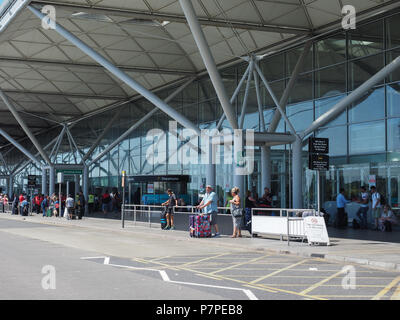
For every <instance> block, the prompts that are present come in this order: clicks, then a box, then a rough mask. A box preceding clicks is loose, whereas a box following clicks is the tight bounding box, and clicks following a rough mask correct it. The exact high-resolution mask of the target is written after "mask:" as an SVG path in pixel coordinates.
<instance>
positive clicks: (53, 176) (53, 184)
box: [49, 165, 56, 196]
mask: <svg viewBox="0 0 400 320" xmlns="http://www.w3.org/2000/svg"><path fill="white" fill-rule="evenodd" d="M55 189H56V169H55V167H54V166H53V165H51V166H50V168H49V196H51V195H52V194H54V192H55Z"/></svg>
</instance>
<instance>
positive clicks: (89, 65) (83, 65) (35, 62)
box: [0, 57, 196, 76]
mask: <svg viewBox="0 0 400 320" xmlns="http://www.w3.org/2000/svg"><path fill="white" fill-rule="evenodd" d="M0 61H2V62H12V63H26V64H28V65H39V66H49V65H50V66H57V67H66V68H79V69H80V70H78V71H82V69H100V68H102V67H101V66H99V65H98V64H93V63H82V62H65V61H56V60H42V59H32V58H19V57H0ZM117 67H118V68H119V69H121V70H124V71H126V72H136V73H153V74H166V75H180V76H193V75H195V73H196V72H195V71H187V70H179V69H169V68H146V67H139V66H124V65H118V66H117Z"/></svg>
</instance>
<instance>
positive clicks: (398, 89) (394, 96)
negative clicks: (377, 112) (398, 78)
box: [386, 83, 400, 117]
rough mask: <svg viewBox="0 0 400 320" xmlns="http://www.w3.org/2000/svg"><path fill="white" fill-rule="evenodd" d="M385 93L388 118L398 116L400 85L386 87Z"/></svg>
mask: <svg viewBox="0 0 400 320" xmlns="http://www.w3.org/2000/svg"><path fill="white" fill-rule="evenodd" d="M386 92H387V115H388V117H397V116H400V83H392V84H389V85H387V86H386Z"/></svg>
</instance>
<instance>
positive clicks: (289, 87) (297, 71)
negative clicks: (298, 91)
mask: <svg viewBox="0 0 400 320" xmlns="http://www.w3.org/2000/svg"><path fill="white" fill-rule="evenodd" d="M311 47H312V41H308V42H307V43H306V45H305V46H304V49H303V52H302V53H301V56H300V58H299V60H298V61H297V63H296V66H295V68H294V70H293V72H292V75H291V77H290V80H289V83H288V84H287V86H286V88H285V91H284V92H283V95H282V97H281V100H280V101H279V105H280V106H281V108H282V110H283V111H284V112H285V113H286V105H287V103H288V101H289V97H290V94H291V93H292V90H293V88H294V86H295V84H296V82H297V79H298V76H299V74H300V71H301V68H302V67H303V65H304V62H305V58H306V56H307V54H308V53H309V52H310V49H311ZM281 118H282V115H281V113H280V112H279V110H275V113H274V116H273V118H272V120H271V122H270V124H269V128H268V131H269V132H275V131H276V129H277V127H278V125H279V121H280V120H281Z"/></svg>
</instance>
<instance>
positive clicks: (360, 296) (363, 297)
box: [313, 295, 373, 298]
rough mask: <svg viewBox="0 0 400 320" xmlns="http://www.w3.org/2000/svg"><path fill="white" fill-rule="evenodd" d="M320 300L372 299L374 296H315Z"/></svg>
mask: <svg viewBox="0 0 400 320" xmlns="http://www.w3.org/2000/svg"><path fill="white" fill-rule="evenodd" d="M313 297H318V298H371V297H373V296H336V295H323V296H320V295H318V296H313Z"/></svg>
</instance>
